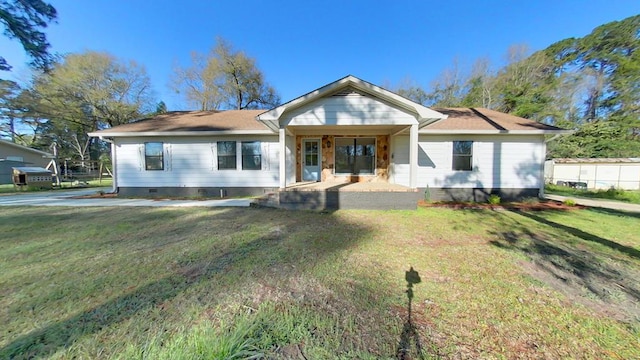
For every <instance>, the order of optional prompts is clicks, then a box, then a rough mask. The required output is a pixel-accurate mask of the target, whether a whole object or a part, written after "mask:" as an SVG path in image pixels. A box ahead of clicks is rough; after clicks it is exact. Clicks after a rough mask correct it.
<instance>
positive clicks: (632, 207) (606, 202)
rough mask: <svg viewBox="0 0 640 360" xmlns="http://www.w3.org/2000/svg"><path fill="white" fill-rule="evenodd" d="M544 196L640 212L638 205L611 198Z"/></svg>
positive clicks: (557, 199) (591, 205)
mask: <svg viewBox="0 0 640 360" xmlns="http://www.w3.org/2000/svg"><path fill="white" fill-rule="evenodd" d="M544 198H545V199H547V200H555V201H560V202H562V201H565V200H567V199H572V200H574V201H575V202H576V204H578V205H583V206H589V207H599V208H604V209H612V210H620V211H627V212H633V213H640V205H637V204H629V203H624V202H620V201H611V200H602V199H585V198H580V197H575V196H561V195H551V194H547V195H545V196H544Z"/></svg>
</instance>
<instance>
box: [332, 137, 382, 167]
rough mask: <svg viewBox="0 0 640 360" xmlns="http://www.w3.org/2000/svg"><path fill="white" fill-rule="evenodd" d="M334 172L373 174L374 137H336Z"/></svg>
mask: <svg viewBox="0 0 640 360" xmlns="http://www.w3.org/2000/svg"><path fill="white" fill-rule="evenodd" d="M335 141H336V149H335V150H336V151H335V154H336V169H335V171H336V174H353V175H359V174H365V175H367V174H369V175H371V174H373V173H374V169H375V160H376V155H375V154H376V139H374V138H336V139H335Z"/></svg>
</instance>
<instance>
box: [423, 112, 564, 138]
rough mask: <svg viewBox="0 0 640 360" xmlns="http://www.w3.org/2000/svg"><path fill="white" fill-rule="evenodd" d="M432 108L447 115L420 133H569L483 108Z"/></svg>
mask: <svg viewBox="0 0 640 360" xmlns="http://www.w3.org/2000/svg"><path fill="white" fill-rule="evenodd" d="M434 110H437V111H438V112H441V113H443V114H445V115H448V117H447V118H446V119H443V120H439V121H437V122H435V123H433V124H429V125H427V126H426V127H424V128H423V129H422V130H420V132H421V133H471V134H495V133H513V134H517V133H540V134H545V133H549V134H551V133H553V134H562V133H571V130H564V129H561V128H558V127H555V126H551V125H546V124H542V123H539V122H537V121H533V120H529V119H525V118H521V117H519V116H515V115H511V114H506V113H502V112H499V111H495V110H490V109H485V108H435V109H434Z"/></svg>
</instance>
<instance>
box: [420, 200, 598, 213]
mask: <svg viewBox="0 0 640 360" xmlns="http://www.w3.org/2000/svg"><path fill="white" fill-rule="evenodd" d="M418 206H419V207H424V208H433V207H436V208H448V209H478V210H482V209H488V210H520V211H543V210H562V211H567V210H580V209H584V208H585V207H584V206H582V205H573V206H569V205H567V204H564V203H561V202H557V201H539V202H510V203H503V204H489V203H476V202H427V201H424V200H420V201H418Z"/></svg>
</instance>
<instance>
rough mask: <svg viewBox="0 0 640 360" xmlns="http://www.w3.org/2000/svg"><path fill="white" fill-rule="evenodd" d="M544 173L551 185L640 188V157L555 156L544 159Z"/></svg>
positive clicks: (591, 187) (593, 187) (589, 187)
mask: <svg viewBox="0 0 640 360" xmlns="http://www.w3.org/2000/svg"><path fill="white" fill-rule="evenodd" d="M544 176H545V181H546V182H547V183H551V184H558V185H568V186H574V187H580V188H587V189H611V188H615V189H624V190H640V158H556V159H552V160H547V161H546V162H545V164H544Z"/></svg>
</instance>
